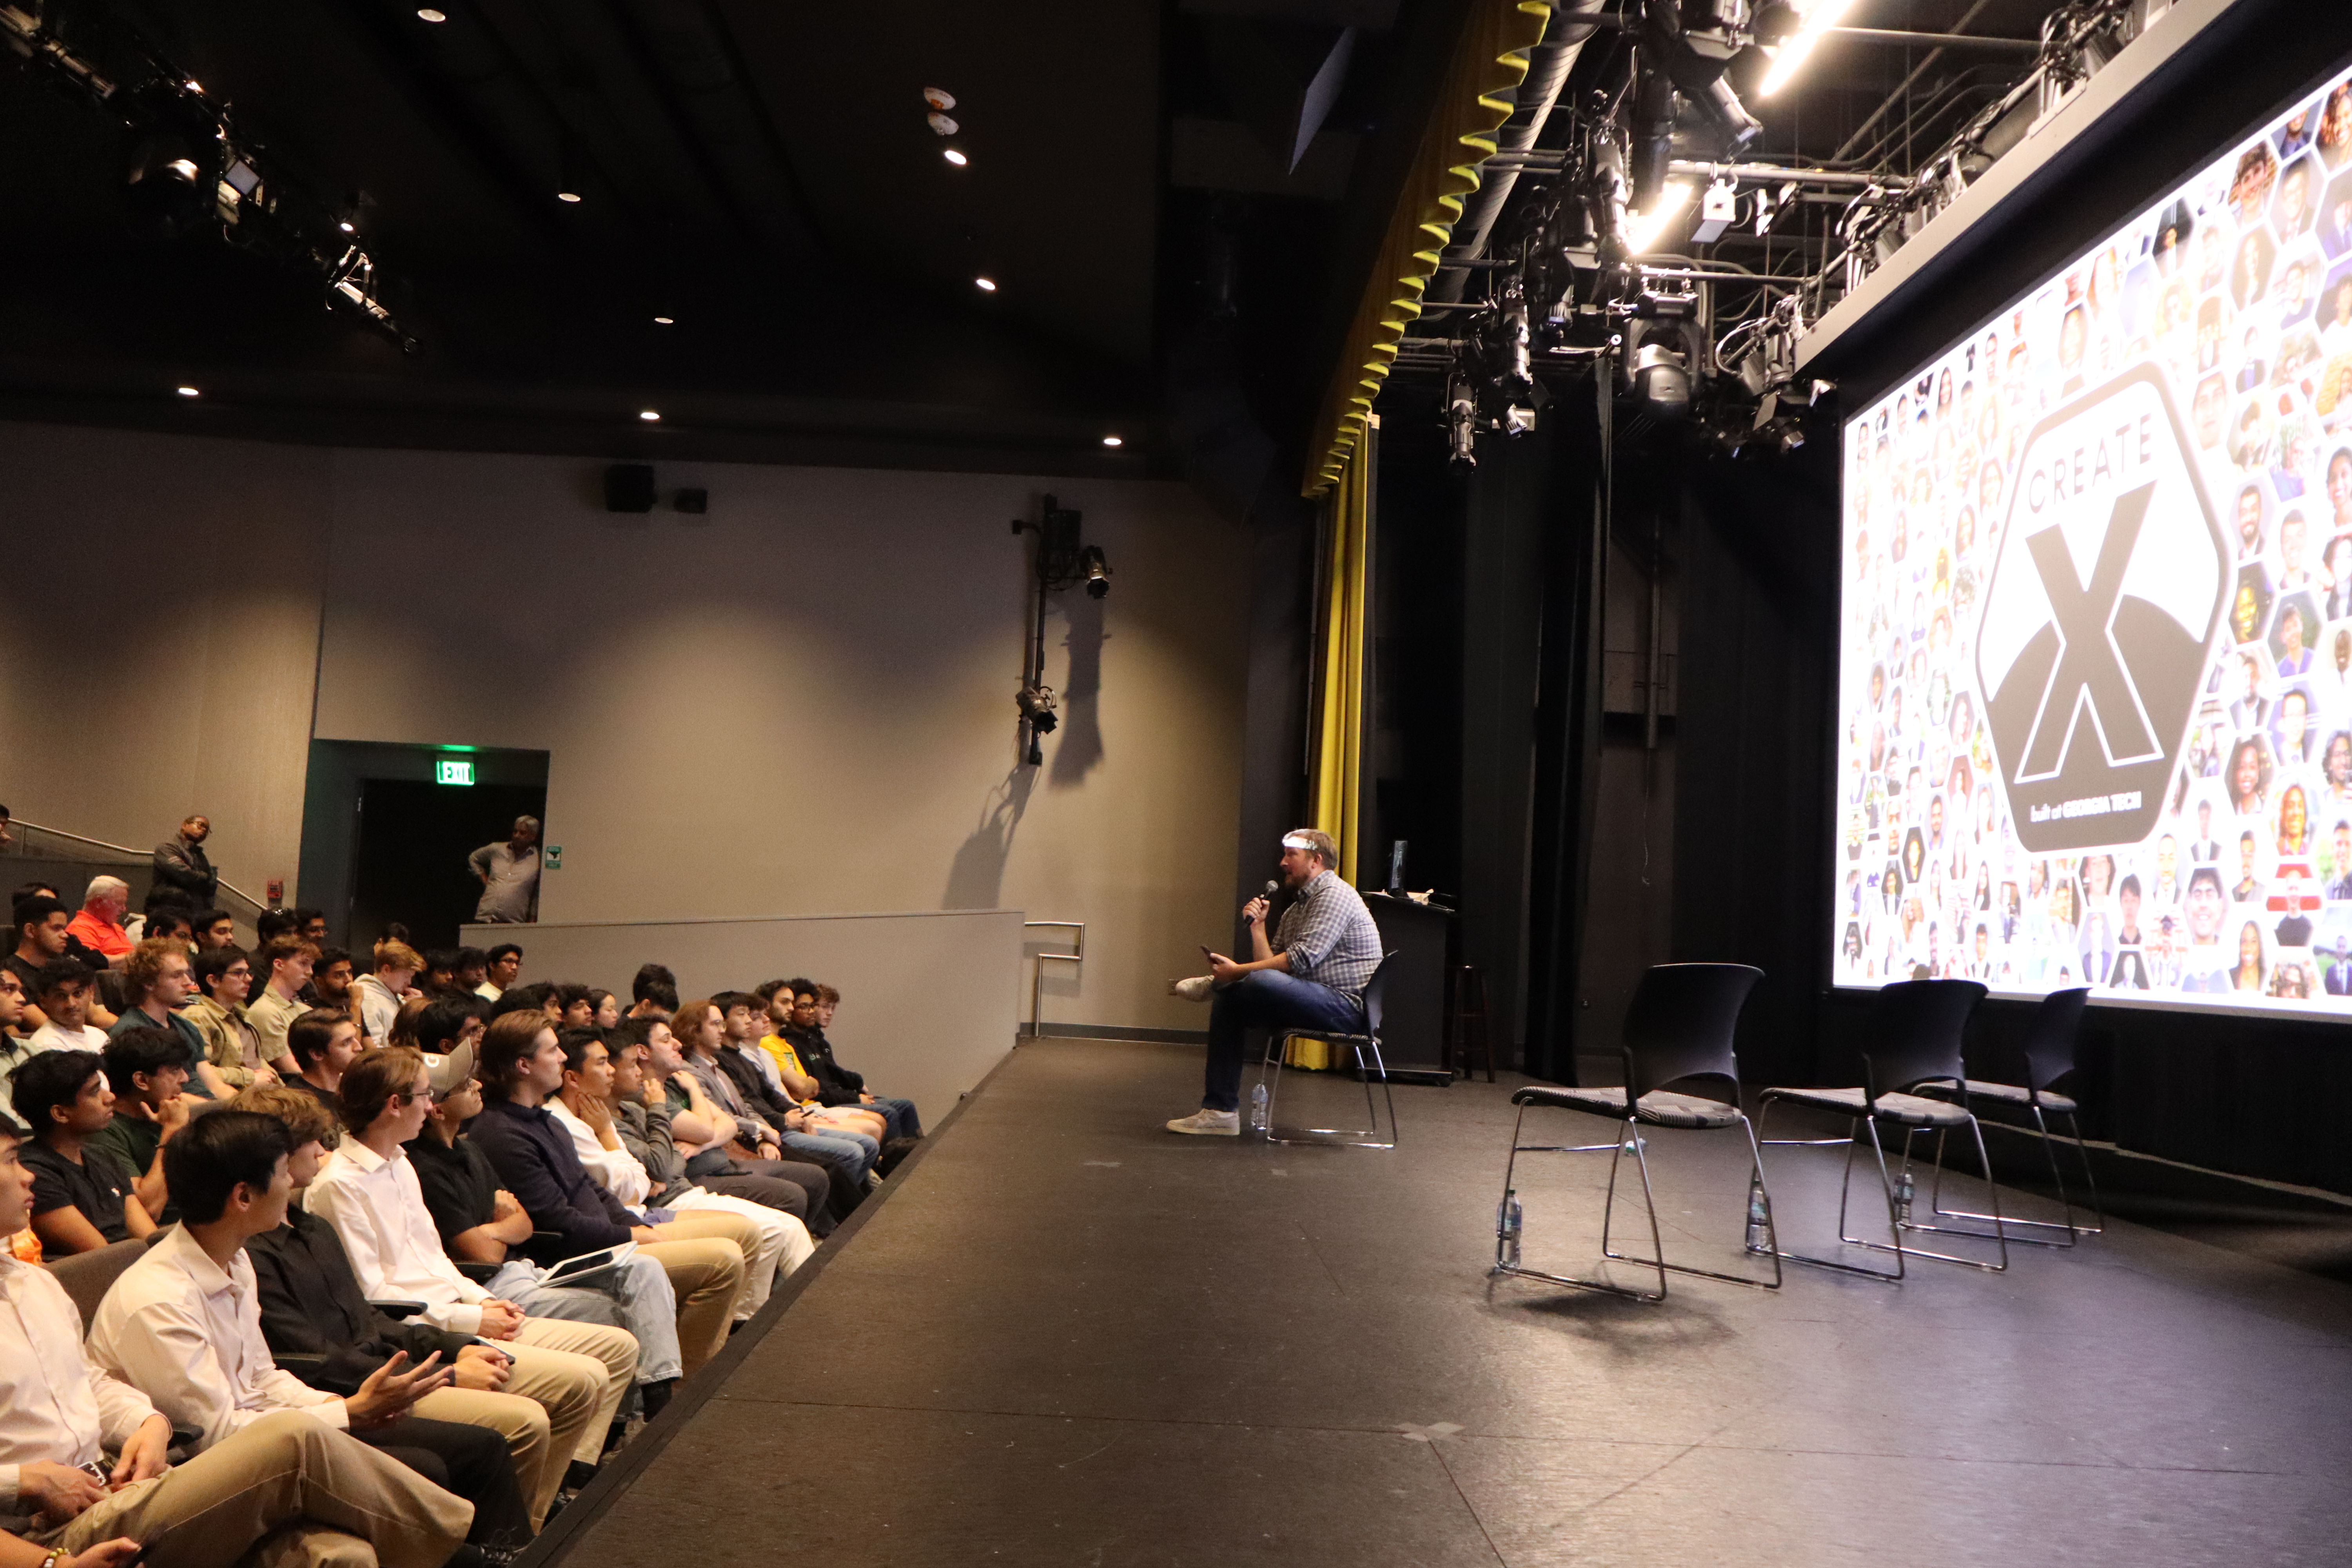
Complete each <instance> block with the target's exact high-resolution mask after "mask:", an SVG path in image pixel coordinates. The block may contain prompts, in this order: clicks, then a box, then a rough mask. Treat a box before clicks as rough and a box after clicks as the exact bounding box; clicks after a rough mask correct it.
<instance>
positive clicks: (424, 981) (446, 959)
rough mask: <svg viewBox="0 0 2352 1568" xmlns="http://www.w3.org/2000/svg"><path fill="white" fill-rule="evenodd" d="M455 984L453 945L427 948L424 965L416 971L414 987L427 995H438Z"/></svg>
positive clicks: (453, 987) (455, 961) (455, 955)
mask: <svg viewBox="0 0 2352 1568" xmlns="http://www.w3.org/2000/svg"><path fill="white" fill-rule="evenodd" d="M456 986H457V949H456V948H454V947H436V948H430V949H427V950H426V951H425V967H424V968H423V969H420V970H418V971H417V972H416V989H417V990H418V991H420V992H422V993H423V994H425V995H427V996H438V995H440V994H442V993H444V992H446V991H449V990H452V989H455V988H456ZM467 989H471V987H468V988H467Z"/></svg>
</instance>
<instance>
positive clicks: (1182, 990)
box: [1168, 974, 1216, 1002]
mask: <svg viewBox="0 0 2352 1568" xmlns="http://www.w3.org/2000/svg"><path fill="white" fill-rule="evenodd" d="M1215 983H1216V976H1215V975H1213V974H1195V975H1194V976H1192V979H1190V980H1171V981H1170V982H1169V983H1168V994H1170V995H1171V996H1181V997H1182V998H1184V1000H1185V1001H1187V1002H1206V1001H1207V1000H1208V999H1209V987H1210V986H1211V985H1213V984H1215Z"/></svg>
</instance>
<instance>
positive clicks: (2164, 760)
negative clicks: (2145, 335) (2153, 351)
mask: <svg viewBox="0 0 2352 1568" xmlns="http://www.w3.org/2000/svg"><path fill="white" fill-rule="evenodd" d="M2190 451H2191V448H2190V447H2189V443H2188V439H2187V437H2186V435H2185V433H2184V432H2183V431H2182V429H2181V427H2180V421H2179V417H2178V416H2176V415H2175V413H2174V411H2173V407H2172V400H2171V398H2170V397H2169V396H2168V395H2167V393H2166V390H2165V385H2164V380H2163V377H2162V374H2160V373H2159V372H2158V370H2157V369H2156V368H2155V367H2154V366H2152V365H2143V366H2140V367H2138V368H2137V369H2135V370H2132V371H2130V372H2127V373H2126V374H2124V375H2122V376H2119V377H2117V378H2116V380H2114V381H2112V382H2109V383H2108V384H2106V385H2105V386H2102V387H2100V388H2098V389H2097V390H2095V391H2094V392H2092V393H2090V394H2088V395H2085V396H2084V397H2082V398H2079V399H2077V400H2076V401H2075V402H2074V403H2072V404H2070V405H2067V406H2065V407H2063V408H2062V409H2060V410H2058V411H2057V412H2056V413H2054V414H2053V415H2051V416H2049V417H2048V418H2046V419H2044V420H2043V421H2042V423H2041V424H2040V425H2038V426H2035V427H2034V430H2033V433H2032V435H2031V436H2030V437H2027V439H2026V443H2025V447H2024V450H2023V451H2022V452H2021V454H2020V455H2019V459H2018V467H2017V472H2016V478H2015V479H2014V480H2013V481H2012V483H2011V489H2010V503H2009V514H2008V518H2007V520H2006V521H2005V523H2004V524H2003V527H2002V530H2001V538H2000V550H1999V552H1998V554H1997V555H1996V557H1995V560H1994V564H1993V571H1992V577H1991V581H1990V584H1988V585H1987V587H1986V590H1985V602H1984V613H1983V616H1982V618H1981V619H1980V621H1979V623H1978V628H1977V676H1978V679H1979V682H1980V684H1981V686H1982V689H1983V691H1984V694H1985V719H1986V724H1987V728H1988V729H1989V730H1990V733H1991V737H1992V746H1993V752H1994V756H1995V758H1996V760H1997V761H1998V762H1999V763H2000V778H2001V785H2002V788H2003V789H2004V791H2005V792H2006V793H2007V795H2008V797H2009V808H2010V816H2011V821H2012V822H2013V823H2014V824H2015V825H2016V831H2017V837H2018V841H2019V842H2020V843H2021V844H2022V845H2023V846H2024V847H2025V848H2027V849H2028V850H2030V851H2032V852H2033V853H2036V854H2046V853H2050V852H2053V851H2059V850H2068V849H2081V848H2089V847H2095V846H2102V845H2114V844H2128V843H2136V842H2137V841H2138V840H2140V839H2142V838H2145V837H2147V835H2148V833H2149V832H2150V831H2151V830H2153V828H2154V827H2155V826H2156V818H2157V814H2158V810H2159V809H2160V808H2161V807H2162V805H2163V803H2164V792H2165V787H2166V785H2167V784H2168V782H2169V779H2170V776H2171V771H2172V766H2173V763H2174V762H2175V761H2176V760H2177V759H2178V757H2179V752H2180V748H2181V745H2182V743H2183V742H2184V741H2185V739H2186V738H2187V735H2188V731H2189V716H2190V713H2191V711H2192V710H2194V708H2195V707H2196V703H2197V698H2198V692H2199V688H2200V679H2201V678H2202V676H2203V674H2204V670H2205V649H2206V645H2207V642H2208V640H2209V639H2210V637H2211V636H2212V633H2213V627H2214V625H2215V622H2216V621H2217V619H2218V618H2219V617H2220V616H2221V610H2222V606H2223V604H2224V601H2225V599H2226V597H2227V595H2228V588H2229V565H2230V557H2229V542H2228V540H2227V539H2226V538H2225V537H2224V536H2223V534H2222V531H2221V524H2220V521H2219V520H2217V519H2216V518H2215V516H2214V515H2213V509H2212V507H2211V505H2210V503H2209V502H2208V500H2207V499H2206V495H2205V488H2204V485H2203V484H2202V482H2201V481H2200V479H2199V478H2198V474H2197V469H2196V465H2195V463H2194V461H2193V460H2192V458H2191V457H2190Z"/></svg>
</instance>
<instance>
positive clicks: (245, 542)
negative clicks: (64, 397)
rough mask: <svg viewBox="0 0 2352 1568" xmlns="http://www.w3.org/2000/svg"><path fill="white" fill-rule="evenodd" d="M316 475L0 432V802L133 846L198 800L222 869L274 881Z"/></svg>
mask: <svg viewBox="0 0 2352 1568" xmlns="http://www.w3.org/2000/svg"><path fill="white" fill-rule="evenodd" d="M329 467H330V460H329V455H328V454H327V453H325V452H323V451H319V450H315V449H311V448H305V447H271V446H264V445H260V444H257V443H251V442H236V441H197V440H188V439H185V438H181V437H164V436H142V435H133V434H124V433H120V432H114V431H98V430H75V429H67V428H62V427H58V426H36V425H8V424H0V475H5V479H0V519H5V521H0V541H5V546H0V548H5V561H6V563H7V590H6V594H5V600H0V606H5V607H0V803H5V805H7V806H8V807H9V809H10V810H11V811H13V812H14V813H15V814H16V816H19V817H22V818H24V819H26V820H27V821H32V822H39V823H43V824H46V825H48V826H56V827H61V828H64V829H65V830H67V831H68V832H71V833H79V834H82V835H84V836H86V837H92V838H103V839H107V840H110V841H111V842H114V843H118V844H126V845H130V846H131V847H134V848H144V847H152V845H154V844H156V843H157V842H159V841H160V840H162V839H165V838H168V837H171V836H172V835H173V832H174V831H176V830H177V828H178V826H179V822H180V819H181V818H182V817H183V816H186V815H188V814H189V813H190V812H192V811H201V812H205V813H207V814H209V815H210V816H212V818H213V820H214V823H215V828H214V839H213V843H212V845H211V853H212V856H213V859H214V863H215V865H217V866H219V867H220V868H221V871H222V874H223V875H224V876H225V877H226V878H227V879H228V880H230V881H231V882H233V883H235V884H236V885H237V886H238V887H240V888H242V889H245V890H246V891H247V892H249V893H251V894H253V895H254V896H255V897H257V898H258V897H260V896H261V895H262V894H263V892H264V890H265V889H264V883H265V882H266V881H267V880H268V879H269V878H272V877H282V878H284V879H286V880H287V885H288V887H289V890H290V889H291V888H292V885H293V878H294V868H295V864H296V860H297V856H298V850H299V845H300V840H301V831H302V773H303V769H304V766H305V763H306V759H307V756H308V751H309V742H310V699H311V692H312V677H313V672H314V671H315V669H316V668H317V663H318V647H319V616H320V583H321V582H322V580H323V576H324V569H325V561H326V545H327V534H326V530H325V529H324V528H323V527H322V526H321V523H322V521H323V518H324V516H325V509H326V504H327V497H328V473H329ZM71 896H72V892H71V889H68V897H71Z"/></svg>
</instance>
